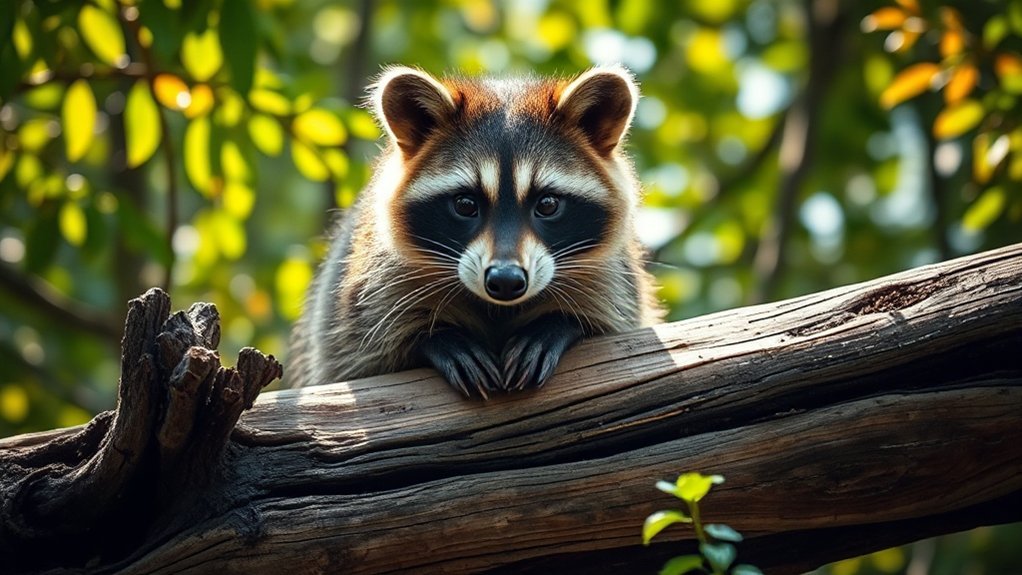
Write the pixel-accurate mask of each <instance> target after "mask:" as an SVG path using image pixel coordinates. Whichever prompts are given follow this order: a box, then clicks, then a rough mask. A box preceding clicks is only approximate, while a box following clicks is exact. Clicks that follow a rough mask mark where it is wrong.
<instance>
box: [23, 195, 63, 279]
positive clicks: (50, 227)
mask: <svg viewBox="0 0 1022 575" xmlns="http://www.w3.org/2000/svg"><path fill="white" fill-rule="evenodd" d="M29 226H30V227H29V228H28V231H27V232H26V234H25V259H24V260H23V261H24V262H25V271H27V272H31V273H34V274H41V273H42V272H43V271H45V270H46V268H47V267H49V265H50V263H51V262H52V261H53V256H54V255H55V254H56V253H57V248H58V247H59V246H60V225H59V223H58V222H57V216H56V211H55V210H40V211H39V212H38V216H37V217H36V218H35V221H34V222H31V223H30V224H29Z"/></svg>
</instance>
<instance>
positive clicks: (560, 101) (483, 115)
mask: <svg viewBox="0 0 1022 575" xmlns="http://www.w3.org/2000/svg"><path fill="white" fill-rule="evenodd" d="M636 99H637V90H636V88H635V85H634V83H633V82H632V80H631V77H630V76H629V75H628V73H627V72H626V71H624V70H622V69H620V68H606V69H601V68H597V69H594V70H591V71H590V72H587V73H586V74H583V75H582V76H580V77H578V78H577V79H575V80H574V81H572V82H565V81H535V80H525V81H502V82H497V81H466V80H454V81H447V82H446V83H444V84H441V83H440V82H438V81H436V80H434V79H433V78H431V77H429V76H427V75H426V74H424V73H422V72H419V71H416V70H411V69H407V68H401V69H396V70H392V71H390V72H389V73H387V74H386V75H385V76H384V78H383V79H382V80H381V82H380V84H379V88H378V89H377V95H376V105H377V112H378V114H379V116H380V117H381V118H382V119H383V121H384V125H385V126H386V127H387V129H388V132H389V133H390V135H391V138H392V139H393V141H394V142H395V143H396V144H397V148H398V150H399V152H397V153H398V154H399V156H400V162H401V166H400V167H401V169H402V181H401V182H400V184H399V185H397V186H395V188H394V191H393V195H392V196H391V197H389V198H386V199H383V200H381V202H384V203H385V204H386V206H387V207H386V210H384V211H385V213H380V212H379V211H378V214H377V215H378V217H379V216H381V215H382V216H384V217H385V218H386V219H387V220H388V221H389V222H390V223H391V226H390V229H389V230H388V233H390V234H391V236H392V237H393V238H394V241H395V247H397V248H398V249H399V250H401V251H403V252H404V253H405V254H406V255H407V256H408V257H409V258H411V259H413V260H415V261H418V262H420V263H421V264H422V265H424V266H425V267H427V268H429V269H430V270H432V271H431V272H429V273H436V274H437V276H438V277H441V276H444V275H445V273H446V274H454V273H456V275H457V277H458V279H459V280H460V284H461V285H462V286H463V287H464V288H466V289H468V290H469V291H470V292H472V293H473V294H475V295H476V296H478V297H479V298H481V299H482V300H484V301H486V302H489V303H491V304H495V305H518V304H521V303H524V302H526V301H528V300H530V299H531V298H533V297H535V296H536V295H538V294H540V293H542V292H544V290H549V291H550V292H551V293H552V295H553V297H554V298H555V299H565V298H570V288H567V286H564V285H559V283H561V284H563V283H564V282H570V281H573V280H572V278H575V279H574V281H579V276H585V277H588V278H590V279H589V280H588V281H592V278H593V276H594V275H598V273H599V272H600V271H601V270H600V266H599V263H598V261H597V260H596V259H595V258H596V257H597V254H598V252H599V251H600V250H601V249H608V248H610V247H612V246H613V245H614V244H616V243H617V242H618V241H620V240H621V238H622V237H623V235H624V232H625V230H624V229H623V228H624V227H625V222H630V210H631V209H632V208H633V206H634V204H635V203H636V201H637V194H638V190H637V185H636V183H635V180H634V177H633V176H632V173H631V170H630V167H629V165H628V164H627V162H626V161H624V160H623V159H621V158H620V156H619V154H617V149H618V145H619V143H620V141H621V138H622V137H623V135H624V133H625V131H626V129H627V127H628V123H629V122H630V119H631V116H632V113H633V111H634V107H635V102H636ZM556 280H561V281H560V282H558V281H556ZM597 281H599V280H598V278H597ZM565 303H566V304H568V305H570V303H568V302H567V301H566V302H565Z"/></svg>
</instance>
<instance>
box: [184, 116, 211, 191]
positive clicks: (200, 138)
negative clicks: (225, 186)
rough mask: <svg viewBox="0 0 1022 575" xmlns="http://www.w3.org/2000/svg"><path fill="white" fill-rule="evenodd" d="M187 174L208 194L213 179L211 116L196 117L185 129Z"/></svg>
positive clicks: (197, 186)
mask: <svg viewBox="0 0 1022 575" xmlns="http://www.w3.org/2000/svg"><path fill="white" fill-rule="evenodd" d="M184 162H185V174H187V175H188V179H189V180H191V182H192V185H193V186H195V189H196V190H198V191H200V192H202V193H203V194H204V195H206V196H208V195H209V194H210V191H211V189H210V181H211V179H212V175H211V170H210V165H209V118H207V117H205V116H203V117H201V118H196V119H194V120H192V121H191V122H190V123H189V124H188V128H186V129H185V138H184Z"/></svg>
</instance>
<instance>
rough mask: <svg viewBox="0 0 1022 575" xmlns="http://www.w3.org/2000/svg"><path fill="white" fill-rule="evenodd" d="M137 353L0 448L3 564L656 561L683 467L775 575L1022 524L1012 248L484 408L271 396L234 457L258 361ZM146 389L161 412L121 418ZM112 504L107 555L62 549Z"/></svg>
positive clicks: (266, 372)
mask: <svg viewBox="0 0 1022 575" xmlns="http://www.w3.org/2000/svg"><path fill="white" fill-rule="evenodd" d="M151 293H152V292H150V294H151ZM147 297H150V295H149V294H147ZM194 309H196V308H195V307H193V310H194ZM129 322H130V319H129ZM194 323H195V322H193V324H194ZM143 324H144V325H146V326H147V327H145V329H141V331H137V332H136V335H133V336H132V338H134V337H139V338H145V337H148V338H149V339H150V340H151V339H152V334H154V333H156V332H158V331H161V329H160V326H161V325H162V321H160V322H158V321H156V320H155V319H154V320H153V321H150V322H143ZM203 325H205V326H206V327H205V328H200V329H196V328H193V329H192V331H193V332H196V331H197V332H201V333H207V334H209V335H208V338H207V340H205V341H207V342H208V343H214V341H215V339H214V338H213V333H215V329H213V328H212V327H210V326H211V325H212V324H210V323H205V324H203ZM163 331H166V329H165V328H164V329H163ZM183 331H185V332H187V331H188V330H183ZM175 333H176V332H175ZM133 341H135V340H134V339H129V338H128V337H127V336H126V338H125V348H126V352H127V350H128V349H129V348H130V349H131V350H132V352H131V355H130V356H127V357H130V358H135V359H131V360H130V361H126V362H125V366H124V369H125V371H124V373H126V374H133V375H131V376H130V377H123V378H122V384H125V383H126V382H130V381H135V380H134V379H132V378H138V379H140V380H141V381H147V382H150V383H149V387H148V388H147V389H149V390H150V391H149V392H146V391H145V390H143V389H135V390H125V389H124V388H125V387H126V386H125V385H122V390H121V394H122V395H121V403H120V406H119V409H118V411H117V413H116V415H109V414H108V415H103V416H100V417H98V418H97V419H96V420H95V421H93V423H92V424H90V425H89V426H88V427H85V428H81V429H76V430H62V431H56V432H47V433H45V434H37V435H33V436H20V437H15V438H11V439H7V440H2V441H0V463H2V464H3V467H2V469H3V471H2V475H0V492H2V493H3V498H4V499H3V501H4V503H3V505H4V506H3V515H2V516H0V519H2V520H3V529H4V531H3V532H2V533H3V539H2V541H3V544H4V545H5V549H4V550H3V551H4V552H5V554H6V553H14V557H16V558H18V560H19V561H20V563H18V565H21V566H27V567H32V568H34V567H36V566H38V565H39V563H34V562H33V561H38V557H37V556H36V555H35V554H36V553H37V552H38V550H39V549H40V548H41V547H40V545H42V543H40V542H44V543H45V544H46V545H50V547H48V549H49V551H47V555H46V557H47V559H48V564H49V565H51V566H60V567H65V568H70V569H72V570H82V571H88V570H93V571H119V572H122V573H206V572H221V573H253V572H293V573H318V572H325V573H334V572H343V573H352V574H371V573H372V574H375V573H410V572H415V573H483V572H486V573H551V572H562V573H573V572H578V573H583V572H584V573H622V572H625V573H630V572H653V571H654V570H655V569H656V568H657V567H658V566H659V565H660V563H661V562H662V561H663V560H664V559H665V558H666V557H669V556H671V555H675V554H680V553H682V552H684V551H685V550H686V547H685V545H687V544H689V543H686V542H684V541H682V542H680V543H679V542H671V541H669V540H670V539H671V537H673V538H674V539H676V540H678V539H683V540H690V539H691V537H692V534H691V532H690V531H687V530H686V529H685V528H681V527H679V528H677V529H673V528H672V529H669V530H668V531H666V532H665V535H666V537H664V540H665V541H667V543H659V544H655V545H653V546H651V547H650V548H642V547H640V546H639V545H638V542H639V530H640V527H641V524H642V520H643V518H644V517H645V516H646V515H647V514H649V513H651V512H653V511H655V510H657V509H661V508H666V507H671V506H672V505H673V504H674V501H672V500H671V499H670V498H669V497H667V496H665V495H663V494H661V493H659V492H658V491H656V490H654V489H653V483H654V482H655V481H656V480H657V479H671V478H673V477H674V476H676V475H677V474H679V473H680V472H683V471H690V470H697V471H702V472H706V473H719V474H722V475H724V476H725V477H726V478H727V482H726V483H725V484H724V485H722V486H720V487H719V488H717V489H715V490H714V491H713V492H712V493H711V495H710V496H709V497H708V498H707V499H706V500H704V504H703V508H704V515H705V518H706V519H707V520H708V521H713V522H724V523H728V524H730V525H732V526H734V527H735V528H737V529H739V530H741V531H742V532H744V533H745V534H746V535H747V536H751V539H749V540H747V541H746V542H744V543H742V544H741V545H740V546H739V558H740V560H742V561H747V562H753V563H756V564H758V565H760V566H761V567H763V568H765V569H767V572H769V573H794V572H799V571H800V570H805V569H808V568H810V567H813V566H815V565H819V564H821V563H824V562H827V561H832V560H836V559H839V558H842V557H847V556H850V555H853V554H858V553H862V552H867V551H870V550H875V549H878V548H882V547H886V546H890V545H894V544H899V543H902V542H905V541H911V540H914V539H917V538H921V537H924V536H929V535H933V534H938V533H945V532H950V531H955V530H961V529H966V528H969V527H972V526H975V525H982V524H991V523H1001V522H1007V521H1018V520H1020V519H1022V505H1020V503H1022V354H1020V350H1022V245H1015V246H1009V247H1006V248H1002V249H999V250H995V251H991V252H986V253H982V254H977V255H974V256H969V257H966V258H961V259H958V260H954V261H950V262H945V263H942V264H937V265H933V266H926V267H922V268H918V269H914V270H910V271H907V272H904V273H901V274H897V275H895V276H890V277H886V278H881V279H878V280H875V281H872V282H868V283H865V284H860V285H854V286H847V287H842V288H838V289H834V290H830V291H826V292H821V293H817V294H811V295H808V296H804V297H801V298H796V299H792V300H787V301H782V302H776V303H772V304H766V305H760V306H755V307H749V308H742V309H736V310H730V311H727V312H722V313H717V314H712V315H708V316H704V317H699V318H694V319H691V320H687V321H682V322H677V323H672V324H666V325H663V326H658V327H657V328H655V329H647V330H641V331H637V332H633V333H628V334H620V335H616V336H613V337H606V338H601V339H598V340H593V341H590V342H586V343H584V344H583V345H581V346H579V347H578V348H577V349H576V350H574V351H573V352H571V353H570V354H569V356H568V357H566V358H565V360H564V361H563V362H562V365H561V366H560V367H559V369H558V374H557V375H556V376H555V378H554V380H553V381H552V382H551V383H550V384H549V385H548V386H547V387H546V388H545V389H542V390H539V391H537V392H530V393H525V394H519V395H514V396H509V397H500V398H497V399H495V400H491V401H489V402H486V403H482V402H471V401H465V400H463V399H461V398H460V396H458V395H457V394H456V393H454V392H452V391H451V390H450V389H449V388H448V387H447V386H446V384H444V383H443V382H442V381H440V380H439V379H438V378H437V376H436V375H435V374H434V373H433V372H432V371H429V370H416V371H410V372H404V373H399V374H393V375H387V376H381V377H376V378H369V379H365V380H359V381H353V382H346V383H339V384H335V385H329V386H321V387H313V388H305V389H300V390H286V391H279V392H272V393H267V394H263V395H262V396H260V397H259V398H258V400H256V402H255V406H254V407H253V408H252V409H251V410H250V411H248V412H246V414H245V415H244V417H242V418H241V422H240V424H239V425H238V426H237V427H236V428H235V429H234V431H233V434H232V435H231V437H230V440H229V441H226V448H225V449H224V448H223V447H222V446H223V443H224V442H225V440H226V438H227V435H226V434H227V431H229V430H230V428H231V427H232V426H233V424H234V419H236V418H237V412H240V409H241V407H242V406H244V405H245V404H246V403H247V402H248V400H249V399H250V398H251V397H252V395H253V394H254V393H255V392H256V391H257V390H258V389H259V388H260V387H261V386H262V384H263V383H265V382H266V381H268V380H269V379H272V377H273V376H274V375H276V374H278V373H279V372H278V371H275V370H276V369H277V368H275V367H274V366H275V365H276V364H275V363H274V362H273V361H272V359H268V358H262V359H254V358H261V357H262V356H257V355H255V352H251V354H252V355H248V356H246V357H249V358H250V359H247V360H245V361H247V362H248V361H250V362H252V363H251V365H252V367H250V368H243V367H242V365H241V364H239V368H238V369H239V372H240V373H239V374H238V375H236V376H230V375H223V376H217V377H211V376H210V375H209V374H210V373H217V374H220V373H226V370H223V368H215V369H214V367H213V366H212V364H211V360H210V359H208V357H209V356H208V354H207V353H206V352H199V351H196V352H194V353H193V352H189V351H187V350H189V349H192V350H194V349H196V348H195V347H193V346H194V344H192V343H189V344H188V346H187V347H183V346H180V345H171V346H170V347H171V348H173V350H174V352H173V353H180V352H182V350H184V354H183V356H182V358H180V359H178V360H177V361H176V362H174V361H167V360H165V359H164V358H165V353H170V351H166V352H164V351H161V350H165V349H168V348H165V347H164V346H163V345H162V344H161V345H157V346H154V345H153V344H148V347H147V346H146V345H141V346H139V347H138V348H137V349H136V348H135V346H133V344H132V342H133ZM174 341H176V339H175V340H174ZM203 346H204V347H203V348H204V349H206V350H209V349H210V347H209V346H206V345H205V344H203ZM214 347H215V343H214ZM146 349H148V350H149V351H148V352H147V351H145V350H146ZM147 354H148V355H147ZM146 357H149V358H150V359H149V360H146V359H145V358H146ZM182 365H184V367H182ZM168 373H169V374H171V375H170V376H168V377H169V380H168V381H173V382H174V383H173V384H172V385H171V384H160V383H153V382H161V381H164V380H163V379H162V378H163V377H164V376H165V375H166V374H168ZM217 382H220V383H217ZM154 389H155V390H170V392H169V399H167V400H161V401H156V402H150V403H155V404H156V405H158V406H160V408H159V409H158V410H157V411H156V412H152V411H151V410H152V409H153V408H148V409H147V408H144V407H137V408H135V407H133V408H132V412H131V413H128V414H125V413H124V411H125V410H126V406H127V405H129V402H130V404H131V405H133V406H138V405H141V406H145V405H150V403H145V402H144V400H145V398H146V397H147V395H161V397H167V391H159V392H158V393H157V392H154V391H152V390H154ZM207 390H208V391H207ZM218 390H220V391H218ZM228 390H231V391H230V392H228ZM192 394H194V396H195V397H217V398H220V397H224V396H229V397H230V398H234V401H227V400H226V399H225V400H222V401H221V400H219V399H218V400H215V401H210V402H208V403H203V402H202V401H198V402H196V401H195V400H193V399H190V398H192V397H193V395H192ZM221 404H222V405H221ZM197 405H198V407H196V406H197ZM174 406H179V407H174ZM122 420H123V421H125V422H126V423H121V422H122ZM189 421H190V422H191V424H189ZM161 422H173V424H172V425H171V426H170V427H169V428H167V429H165V425H164V423H161ZM228 422H229V424H228ZM128 425H131V426H134V429H141V430H143V431H144V437H145V438H147V439H145V440H140V439H139V438H138V436H137V435H135V434H118V430H119V429H120V427H119V426H128ZM189 425H191V428H190V429H189ZM161 426H163V427H161ZM225 429H226V430H227V431H225ZM207 440H208V443H209V444H208V445H207V444H206V442H207ZM113 446H116V448H114V447H113ZM221 453H222V455H221ZM163 462H171V463H169V464H166V465H165V464H164V463H163ZM200 462H201V464H200ZM114 464H116V465H114ZM165 466H166V467H170V468H172V469H173V470H172V471H166V470H165V469H164V467H165ZM115 469H121V470H122V471H121V472H119V473H118V472H115ZM153 469H156V471H153ZM55 470H56V471H55ZM123 470H127V471H123ZM58 471H63V473H58ZM125 475H128V476H131V477H136V478H137V477H144V478H145V481H137V480H136V481H132V480H130V479H126V478H125V477H124V476H125ZM98 477H102V478H103V482H104V483H103V485H107V483H106V482H110V485H113V486H114V487H112V488H110V489H107V490H103V489H99V488H97V487H95V485H96V484H97V479H96V478H98ZM60 482H62V483H60ZM37 484H38V485H39V486H37V487H32V488H31V489H28V488H26V487H25V485H37ZM90 485H92V486H93V488H92V489H91V490H90V488H89V486H90ZM58 487H59V489H58ZM41 489H45V490H46V491H45V492H44V491H40V490H41ZM72 489H74V490H78V491H75V492H74V493H76V494H77V495H76V498H75V499H76V501H78V503H77V504H74V503H70V502H69V503H63V504H59V503H54V502H53V501H50V500H49V499H48V498H55V499H54V501H59V500H60V499H61V495H62V493H70V491H69V490H72ZM117 490H120V491H121V492H122V493H127V494H128V495H126V496H122V499H120V500H119V499H117V498H116V497H114V498H111V496H110V492H111V491H117ZM42 493H46V495H47V498H43V497H39V494H42ZM33 497H34V499H32V498H33ZM125 497H126V498H127V499H128V500H130V501H133V502H134V503H133V504H132V505H131V509H130V511H124V510H121V511H119V512H118V513H119V514H117V513H115V514H114V515H113V517H114V518H115V519H116V520H119V521H128V523H129V524H130V525H132V526H133V527H131V528H124V527H119V526H115V527H114V530H115V531H116V532H117V533H118V534H119V537H120V536H123V538H121V539H120V541H121V543H120V544H119V545H115V546H114V548H104V549H103V550H102V552H101V553H88V552H86V551H87V550H88V549H86V548H81V549H77V552H76V553H74V554H70V553H65V552H64V551H63V549H64V547H65V546H66V545H65V546H60V547H59V548H60V549H61V552H59V553H57V552H55V551H54V550H53V549H54V547H52V545H53V544H54V543H55V542H56V541H57V539H59V538H61V537H63V538H64V539H63V541H65V542H66V541H67V538H68V537H72V536H73V537H82V535H81V531H82V530H83V529H86V528H87V526H88V525H89V524H90V522H92V525H96V523H95V522H96V521H97V520H100V519H102V520H104V521H107V520H108V519H107V518H108V517H109V516H108V515H107V514H108V513H110V512H109V511H108V510H107V509H104V506H106V507H107V508H113V509H119V506H118V504H117V502H118V501H121V500H124V498H125ZM120 507H123V506H120ZM101 516H102V517H101ZM125 518H126V519H125ZM69 522H70V523H69ZM69 525H70V527H69ZM69 529H71V531H69ZM75 530H77V531H75ZM58 532H59V533H58ZM75 533H78V535H75ZM47 537H49V538H47ZM95 539H96V538H95V537H94V536H93V540H95ZM658 539H659V538H658ZM11 542H14V544H12V543H11ZM33 545H34V546H35V547H31V546H33ZM72 547H73V546H72ZM90 549H91V548H90ZM8 556H9V555H8ZM89 561H91V563H89Z"/></svg>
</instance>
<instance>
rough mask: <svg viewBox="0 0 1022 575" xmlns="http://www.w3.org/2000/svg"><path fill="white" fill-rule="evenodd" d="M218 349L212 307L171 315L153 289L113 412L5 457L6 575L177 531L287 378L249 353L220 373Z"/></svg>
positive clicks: (99, 559)
mask: <svg viewBox="0 0 1022 575" xmlns="http://www.w3.org/2000/svg"><path fill="white" fill-rule="evenodd" d="M219 341H220V317H219V314H218V313H217V311H216V307H214V306H213V305H211V304H195V305H193V306H192V307H191V308H190V309H189V310H188V311H187V312H177V313H175V314H174V315H170V297H169V296H168V295H167V294H166V293H165V292H163V291H162V290H159V289H155V288H154V289H151V290H149V291H148V292H146V293H145V294H144V295H142V296H141V297H139V298H136V299H133V300H131V302H129V304H128V315H127V319H126V321H125V329H124V337H123V339H122V340H121V350H122V351H121V380H120V386H119V390H118V402H117V407H116V409H115V410H114V411H113V412H104V413H101V414H99V415H97V416H96V417H95V418H94V419H93V420H92V422H90V423H89V424H88V425H87V426H85V427H84V428H83V429H82V430H81V431H79V432H78V433H76V434H74V435H72V436H69V437H66V438H58V439H57V440H54V441H49V442H46V443H41V444H39V445H35V446H32V447H29V448H27V449H12V450H8V451H3V452H0V556H4V557H5V558H7V559H8V560H9V561H10V563H8V564H7V565H6V566H5V567H6V568H10V569H12V571H14V572H17V571H35V570H38V569H44V568H48V567H56V566H60V567H74V566H85V565H89V564H105V563H108V562H110V561H111V560H112V559H117V558H119V557H121V556H123V555H125V554H127V553H129V552H130V551H132V550H133V549H134V548H135V547H136V546H137V545H138V543H140V542H141V541H142V540H143V539H144V537H145V536H146V533H147V531H149V530H150V529H152V528H153V526H155V525H160V526H162V528H166V526H167V525H169V524H172V523H174V520H175V517H174V516H173V514H172V512H171V510H173V509H175V508H179V507H180V505H179V504H178V502H177V501H176V500H177V499H180V498H183V497H188V498H194V497H195V496H196V494H197V493H201V491H202V489H203V487H204V486H205V485H206V484H207V483H208V482H209V480H210V479H211V478H212V477H213V476H214V475H215V474H216V473H217V470H218V468H219V463H220V458H221V457H222V455H223V452H224V448H225V446H226V444H227V440H228V438H229V436H230V432H231V430H232V429H233V428H234V425H235V424H236V423H237V421H238V418H239V417H240V416H241V412H242V411H243V410H244V409H246V408H248V407H250V406H251V405H252V402H253V400H254V398H255V396H256V395H257V394H258V393H259V390H260V389H262V388H263V387H264V386H265V385H266V384H268V383H269V382H271V381H273V380H274V379H277V378H279V377H280V376H281V374H282V369H281V366H280V364H279V363H278V362H277V361H276V360H275V359H274V358H273V357H272V356H267V355H264V354H262V353H260V352H259V351H257V350H255V349H252V348H245V349H243V350H242V351H241V354H240V356H239V361H238V365H237V366H236V367H233V368H225V367H223V366H221V365H220V356H219V354H217V352H216V347H217V345H218V344H219Z"/></svg>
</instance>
